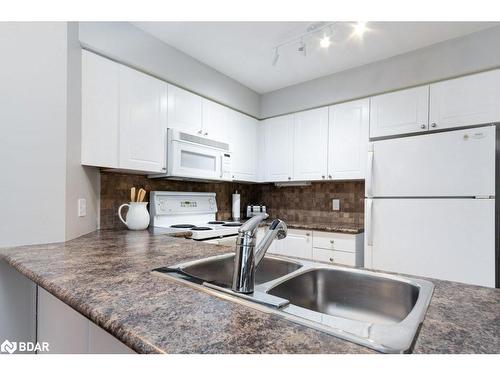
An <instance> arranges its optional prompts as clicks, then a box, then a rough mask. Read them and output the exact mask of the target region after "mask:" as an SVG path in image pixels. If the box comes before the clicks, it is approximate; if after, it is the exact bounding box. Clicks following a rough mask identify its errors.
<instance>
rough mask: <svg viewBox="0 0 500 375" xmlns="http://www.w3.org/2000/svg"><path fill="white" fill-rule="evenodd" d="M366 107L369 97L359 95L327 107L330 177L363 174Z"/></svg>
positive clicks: (347, 177)
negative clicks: (356, 97) (356, 98)
mask: <svg viewBox="0 0 500 375" xmlns="http://www.w3.org/2000/svg"><path fill="white" fill-rule="evenodd" d="M369 107H370V102H369V99H361V100H356V101H352V102H347V103H342V104H337V105H332V106H331V107H330V108H329V118H330V119H329V135H328V178H329V179H334V180H342V179H364V178H365V171H366V155H367V152H368V127H369Z"/></svg>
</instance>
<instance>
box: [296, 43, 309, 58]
mask: <svg viewBox="0 0 500 375" xmlns="http://www.w3.org/2000/svg"><path fill="white" fill-rule="evenodd" d="M297 51H298V52H300V53H301V54H302V55H303V56H304V57H305V56H307V47H306V44H305V43H304V40H303V39H300V44H299V48H298V49H297Z"/></svg>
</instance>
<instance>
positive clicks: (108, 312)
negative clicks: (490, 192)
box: [0, 230, 500, 353]
mask: <svg viewBox="0 0 500 375" xmlns="http://www.w3.org/2000/svg"><path fill="white" fill-rule="evenodd" d="M227 250H228V249H227V248H224V247H220V246H215V245H210V244H206V243H200V242H195V241H192V240H188V239H183V238H178V237H171V236H166V235H153V234H151V233H149V232H148V231H139V232H132V231H112V230H108V231H96V232H93V233H90V234H88V235H85V236H82V237H80V238H77V239H75V240H71V241H68V242H65V243H56V244H47V245H33V246H21V247H15V248H5V249H0V258H3V259H4V260H5V261H6V262H8V263H9V264H11V265H12V266H13V267H14V268H16V269H17V270H18V271H20V272H21V273H22V274H24V275H26V276H27V277H28V278H30V279H31V280H33V281H34V282H36V283H37V284H39V285H40V286H41V287H43V288H44V289H46V290H47V291H49V292H50V293H52V294H53V295H55V296H56V297H57V298H59V299H61V300H62V301H63V302H65V303H66V304H68V305H69V306H71V307H73V308H74V309H75V310H77V311H79V312H80V313H81V314H83V315H85V316H86V317H87V318H89V319H90V320H92V321H93V322H95V323H96V324H97V325H99V326H100V327H102V328H104V329H105V330H106V331H108V332H110V333H111V334H113V335H114V336H115V337H117V338H118V339H119V340H121V341H122V342H124V343H125V344H126V345H128V346H129V347H131V348H132V349H134V350H135V351H137V352H139V353H375V352H374V351H373V350H371V349H368V348H365V347H363V346H359V345H356V344H353V343H350V342H348V341H344V340H341V339H338V338H336V337H333V336H330V335H328V334H326V333H322V332H319V331H316V330H314V329H311V328H307V327H304V326H301V325H299V324H296V323H293V322H290V321H287V320H286V319H284V318H282V317H279V316H276V315H273V314H267V313H264V312H260V311H257V310H255V309H252V308H250V307H246V306H243V305H241V304H237V303H234V302H230V301H227V300H223V299H221V298H218V297H216V296H212V295H209V294H207V293H205V292H202V291H199V290H196V289H194V288H192V287H190V286H188V285H184V284H181V283H179V282H177V281H174V280H170V279H167V278H165V277H162V276H160V275H157V274H154V273H151V272H150V271H151V270H152V269H153V268H156V267H161V266H167V265H173V264H176V263H181V262H185V261H188V260H193V259H199V258H203V257H207V256H211V255H217V254H220V253H225V252H227ZM432 281H433V282H434V283H435V287H436V288H435V291H434V296H433V298H432V301H431V304H430V306H429V310H428V312H427V316H426V319H425V321H424V323H423V326H422V329H421V331H420V334H419V337H418V339H417V341H416V343H415V346H414V352H415V353H500V313H499V311H500V290H496V289H491V288H483V287H476V286H471V285H465V284H458V283H453V282H446V281H439V280H432Z"/></svg>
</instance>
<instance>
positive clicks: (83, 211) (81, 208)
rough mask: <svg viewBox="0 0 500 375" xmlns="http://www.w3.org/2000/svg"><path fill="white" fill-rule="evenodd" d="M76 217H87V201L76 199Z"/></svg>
mask: <svg viewBox="0 0 500 375" xmlns="http://www.w3.org/2000/svg"><path fill="white" fill-rule="evenodd" d="M78 216H79V217H83V216H87V200H86V199H85V198H80V199H78Z"/></svg>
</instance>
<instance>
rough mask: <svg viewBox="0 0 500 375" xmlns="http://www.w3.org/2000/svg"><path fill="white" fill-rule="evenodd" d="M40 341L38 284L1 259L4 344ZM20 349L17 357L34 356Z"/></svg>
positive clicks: (0, 309) (0, 337) (0, 312)
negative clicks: (37, 317) (37, 339)
mask: <svg viewBox="0 0 500 375" xmlns="http://www.w3.org/2000/svg"><path fill="white" fill-rule="evenodd" d="M4 340H9V341H11V342H35V341H36V284H35V283H34V282H32V281H31V280H29V279H28V278H27V277H25V276H23V275H22V274H21V273H19V272H18V271H17V270H15V269H14V268H13V267H11V266H10V265H9V264H7V263H6V262H5V261H3V260H0V343H2V342H3V341H4ZM17 349H18V350H17V351H16V352H15V353H16V354H31V353H32V352H28V351H26V352H23V351H19V347H18V348H17Z"/></svg>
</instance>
